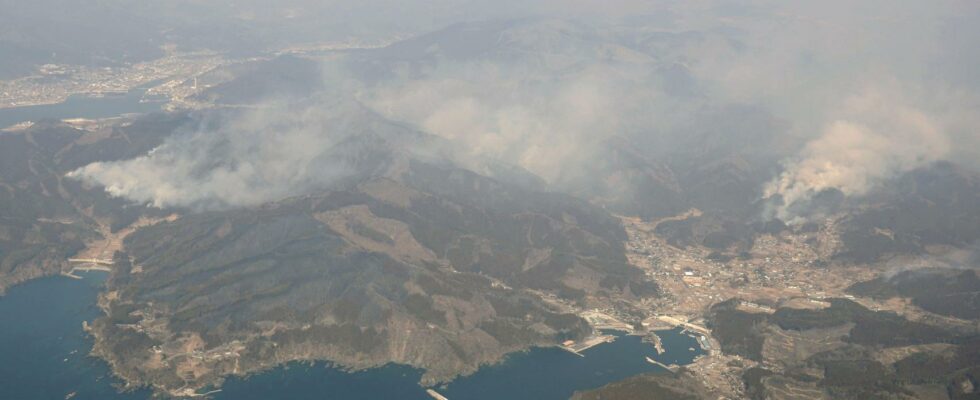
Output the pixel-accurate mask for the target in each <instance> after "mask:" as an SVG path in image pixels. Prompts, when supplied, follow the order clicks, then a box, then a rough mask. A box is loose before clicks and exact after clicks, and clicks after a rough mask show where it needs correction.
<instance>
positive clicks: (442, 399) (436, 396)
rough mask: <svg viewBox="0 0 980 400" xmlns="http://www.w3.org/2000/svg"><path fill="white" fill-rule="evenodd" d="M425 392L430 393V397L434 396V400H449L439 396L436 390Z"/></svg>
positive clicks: (426, 390)
mask: <svg viewBox="0 0 980 400" xmlns="http://www.w3.org/2000/svg"><path fill="white" fill-rule="evenodd" d="M425 392H426V393H428V394H429V396H432V398H433V399H436V400H449V398H448V397H446V396H443V395H441V394H439V392H437V391H435V390H432V389H425Z"/></svg>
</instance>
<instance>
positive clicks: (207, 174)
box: [69, 102, 359, 210]
mask: <svg viewBox="0 0 980 400" xmlns="http://www.w3.org/2000/svg"><path fill="white" fill-rule="evenodd" d="M348 109H351V107H350V106H349V105H346V106H345V105H344V104H343V103H342V102H324V103H321V104H317V105H315V106H310V105H305V106H302V105H300V106H299V107H297V105H295V104H288V103H275V104H266V105H265V106H263V107H261V108H258V109H255V110H251V111H248V112H245V113H242V114H239V115H236V116H235V117H233V118H231V119H230V120H229V121H223V122H219V125H220V127H219V128H218V129H216V130H210V129H206V128H199V129H195V130H189V131H186V132H183V133H177V134H175V135H174V136H171V137H170V138H168V139H167V140H166V141H165V142H164V143H163V144H162V145H161V146H159V147H157V148H156V149H154V150H153V151H151V152H150V153H149V154H147V155H145V156H142V157H139V158H135V159H132V160H126V161H117V162H97V163H93V164H89V165H87V166H85V167H82V168H80V169H78V170H75V171H73V172H71V173H70V174H69V176H70V177H73V178H76V179H81V180H83V181H86V182H89V183H95V184H99V185H103V186H105V188H106V191H107V192H108V193H109V194H111V195H113V196H118V197H124V198H127V199H130V200H132V201H135V202H138V203H144V204H145V203H148V204H150V205H152V206H155V207H189V208H193V209H197V210H210V209H222V208H229V207H242V206H254V205H258V204H261V203H264V202H268V201H272V200H277V199H281V198H284V197H288V196H293V195H298V194H302V193H304V192H306V191H308V190H310V189H312V188H316V187H324V186H326V185H328V184H329V183H331V182H333V181H334V180H335V179H337V178H340V177H342V176H344V174H345V166H344V165H343V164H342V163H339V162H331V161H330V160H322V159H318V158H317V157H318V156H320V155H321V154H322V152H323V151H325V150H326V149H328V148H329V147H330V146H331V145H332V144H334V143H335V141H336V140H337V139H338V138H341V137H343V135H346V134H347V133H348V132H350V131H351V130H354V129H359V128H358V127H357V126H356V124H352V122H354V121H356V120H352V119H348V117H349V115H344V113H342V112H340V110H348Z"/></svg>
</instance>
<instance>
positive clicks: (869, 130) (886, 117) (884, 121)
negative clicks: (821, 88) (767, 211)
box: [765, 90, 952, 219]
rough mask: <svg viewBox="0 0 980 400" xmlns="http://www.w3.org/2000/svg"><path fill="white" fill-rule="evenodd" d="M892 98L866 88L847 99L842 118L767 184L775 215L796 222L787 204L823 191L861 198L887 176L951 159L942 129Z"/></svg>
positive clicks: (938, 123) (828, 127)
mask: <svg viewBox="0 0 980 400" xmlns="http://www.w3.org/2000/svg"><path fill="white" fill-rule="evenodd" d="M896 97H897V95H895V94H893V93H882V92H879V91H875V90H867V91H865V92H864V93H862V94H860V95H857V96H853V97H850V98H847V99H845V100H844V101H843V104H842V108H843V109H842V110H841V118H840V119H837V120H834V121H832V122H830V123H828V124H827V126H826V127H825V128H824V129H823V130H822V132H821V134H820V136H819V137H817V138H815V139H813V140H811V141H810V142H808V143H807V144H806V145H805V146H804V148H803V150H802V151H801V152H800V154H798V155H797V156H794V157H793V158H791V159H790V160H789V161H788V162H787V163H786V164H785V170H784V171H783V172H782V174H781V175H780V176H779V177H777V178H776V179H774V180H772V181H771V182H769V184H768V185H767V187H766V191H765V196H766V197H769V196H774V195H780V196H781V197H782V201H783V202H784V206H783V207H780V208H779V209H778V210H776V212H775V216H777V217H779V218H782V219H792V218H794V217H795V216H794V215H792V212H791V211H790V209H791V207H790V206H792V205H794V204H797V203H798V202H800V201H806V200H807V199H808V198H809V197H810V196H812V195H814V194H816V193H818V192H820V191H822V190H825V189H837V190H839V191H841V192H842V193H843V194H844V195H847V196H860V195H864V194H867V192H868V191H870V190H872V189H873V188H874V187H875V185H877V184H880V183H882V182H883V181H885V180H887V179H888V178H892V177H894V176H896V175H898V174H900V173H903V172H907V171H910V170H912V169H915V168H919V167H922V166H926V165H928V164H930V163H932V162H935V161H938V160H941V159H944V158H946V157H947V156H949V155H950V152H951V147H952V141H951V139H950V136H949V135H948V134H947V133H946V129H945V128H946V127H945V126H943V125H942V124H941V123H940V122H938V121H937V120H936V118H934V117H932V116H930V115H928V114H927V113H925V112H923V111H921V110H919V109H916V108H913V107H911V106H908V105H905V104H902V103H901V100H897V99H896Z"/></svg>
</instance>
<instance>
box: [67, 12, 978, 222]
mask: <svg viewBox="0 0 980 400" xmlns="http://www.w3.org/2000/svg"><path fill="white" fill-rule="evenodd" d="M188 3H190V4H194V5H196V6H198V7H201V5H200V4H208V2H205V1H201V2H188ZM198 3H200V4H198ZM233 4H235V5H234V6H228V5H227V4H226V5H222V6H213V7H214V8H215V9H221V8H223V7H224V8H227V7H230V8H231V9H233V10H236V12H237V14H234V15H235V16H236V18H240V19H242V20H243V21H252V20H253V19H272V20H276V19H277V18H284V19H285V20H287V21H288V20H292V19H294V18H297V19H302V18H303V16H310V15H329V16H330V17H331V18H340V17H343V18H345V19H347V20H348V23H350V22H357V21H359V20H361V19H363V22H364V23H365V26H372V25H371V24H378V23H383V22H386V21H394V22H392V24H393V25H391V24H389V25H387V26H389V27H390V26H396V27H404V30H405V32H409V31H412V30H417V33H418V32H422V31H424V30H426V29H436V28H437V27H443V26H446V25H449V24H451V23H453V22H459V21H471V22H474V21H481V20H488V19H490V20H499V19H501V18H517V17H526V16H535V19H533V20H530V21H524V22H522V23H518V24H515V25H512V26H508V27H505V28H487V25H486V24H479V23H476V24H474V25H470V26H471V28H466V29H470V30H474V29H475V30H480V29H484V30H486V31H487V32H489V33H488V35H492V36H491V37H490V40H485V41H478V40H477V39H478V37H477V36H474V37H475V38H477V39H474V41H473V42H472V43H466V42H464V43H459V41H460V40H462V39H460V37H463V38H465V37H466V36H460V32H464V33H465V32H467V30H466V29H464V30H463V31H453V30H450V31H447V32H443V33H441V34H437V35H433V36H430V37H426V38H424V39H420V41H423V42H425V43H427V44H426V46H427V47H424V48H418V49H414V50H412V51H409V53H410V54H409V55H407V56H406V55H405V54H402V53H399V52H398V51H394V50H392V51H391V54H388V55H385V56H384V57H381V58H379V59H380V60H386V61H385V62H390V63H391V64H390V65H386V66H385V67H386V68H385V70H386V71H387V72H389V73H386V74H385V76H382V77H365V76H364V75H363V74H362V73H361V71H357V70H352V69H351V68H350V65H349V64H347V63H346V62H347V60H344V59H341V60H336V59H334V60H331V61H329V62H325V63H324V71H325V72H324V80H325V81H326V82H327V83H328V85H327V87H328V88H329V90H330V91H332V92H331V93H333V94H332V95H331V96H327V97H341V98H352V99H357V100H358V101H360V102H362V103H363V104H365V105H367V106H369V107H371V108H372V109H374V110H375V111H377V112H378V113H379V114H381V115H383V116H385V117H387V118H390V119H392V120H395V121H398V122H401V123H405V124H408V125H410V126H413V127H416V128H418V129H420V130H423V131H426V132H429V133H432V134H436V135H439V136H443V137H446V138H449V139H451V140H453V141H456V142H457V143H460V144H461V146H460V147H461V148H462V149H464V152H468V153H471V154H469V155H471V156H474V157H462V159H463V160H466V159H482V158H486V157H490V158H495V159H500V160H504V161H507V162H511V163H514V164H518V165H521V166H523V167H525V168H527V169H528V170H530V171H531V172H534V173H536V174H538V175H540V176H541V177H543V178H544V179H546V180H548V181H549V182H552V183H561V182H562V181H563V180H567V179H570V178H571V177H570V176H568V175H569V174H579V173H587V172H583V171H587V170H588V168H587V165H588V163H590V162H592V161H594V160H593V157H596V154H595V149H596V148H597V146H599V145H601V143H603V142H604V141H605V140H608V139H610V138H614V137H624V138H629V139H630V140H632V141H634V142H635V143H638V144H639V150H641V151H643V152H645V153H646V154H648V155H650V156H651V157H653V158H656V157H662V156H665V155H669V154H672V153H677V152H683V151H686V150H687V149H686V148H685V147H687V146H690V144H691V142H690V137H691V130H692V129H697V130H716V131H722V132H723V134H725V135H730V136H731V138H730V140H729V138H725V140H723V141H724V143H725V144H724V145H725V146H731V147H733V151H736V150H737V151H739V152H749V151H750V149H751V148H753V147H755V148H758V149H759V151H758V152H757V153H753V154H766V155H768V156H771V155H772V154H775V155H776V157H778V158H779V159H780V160H781V165H782V170H781V172H779V173H778V174H776V176H774V177H772V180H771V181H770V182H769V183H768V184H767V185H764V187H760V188H758V191H759V195H760V197H761V196H766V195H773V194H780V195H782V196H783V197H784V198H786V199H787V200H788V201H789V202H793V201H805V200H806V198H807V197H808V196H810V195H811V194H813V193H814V192H816V191H819V190H822V189H827V188H836V189H839V190H841V191H842V192H843V193H844V194H846V195H850V196H860V195H863V194H865V193H867V192H868V191H869V190H872V189H873V188H874V187H875V185H878V184H880V183H881V182H884V181H886V180H887V179H889V178H892V177H894V176H896V175H898V174H901V173H902V172H905V171H909V170H911V169H914V168H918V167H921V166H925V165H928V164H929V163H931V162H933V161H937V160H947V159H949V160H955V161H957V162H960V163H962V164H964V165H967V166H970V167H973V168H975V167H977V165H978V161H977V160H978V159H980V153H978V150H977V149H978V148H980V134H978V127H980V115H978V114H980V113H977V112H976V110H980V96H978V90H980V76H978V74H980V69H977V68H976V67H975V66H976V65H978V64H980V3H977V2H974V1H902V2H896V1H884V0H882V1H858V2H855V1H819V2H818V1H807V2H785V1H748V2H746V1H738V2H736V1H625V0H624V1H612V2H610V1H585V0H580V1H558V0H554V1H550V0H549V1H536V2H526V1H492V2H491V1H448V0H447V1H435V0H433V1H415V2H401V1H399V2H389V1H380V0H379V1H369V2H365V3H359V5H357V6H351V5H347V4H346V2H335V3H329V2H327V3H323V2H305V1H294V2H286V3H276V5H275V6H271V5H267V3H265V2H237V3H234V2H233ZM379 7H380V8H379ZM257 10H259V11H261V10H265V11H262V12H258V11H257ZM373 10H381V11H380V12H377V13H372V11H373ZM246 25H247V24H246ZM330 29H334V28H330ZM361 30H362V29H360V28H358V29H353V30H350V31H349V34H350V35H354V36H356V35H358V34H359V32H360V31H361ZM386 54H387V53H386ZM392 54H395V55H392ZM392 57H394V58H392ZM399 57H400V58H399ZM271 104H274V105H271V106H270V107H269V108H267V109H266V110H262V111H257V112H256V113H255V115H251V116H248V117H246V118H247V121H248V124H247V128H235V127H243V126H244V125H242V124H237V125H234V127H232V128H227V129H223V130H222V131H221V132H219V134H220V135H222V136H227V140H229V141H231V142H235V143H237V144H236V145H235V148H236V149H238V150H240V151H238V150H236V151H230V152H228V153H226V156H227V157H230V158H231V159H232V160H237V162H231V163H230V164H228V165H232V166H233V167H231V168H237V169H234V170H220V169H219V170H218V172H217V173H212V174H210V175H208V177H207V179H208V181H207V182H209V184H208V185H200V183H202V181H200V178H201V177H200V175H196V176H190V175H187V174H184V173H182V172H181V171H182V170H181V169H176V170H174V169H168V170H165V171H164V170H160V169H161V168H167V165H168V163H169V162H170V161H172V159H171V158H173V157H177V158H179V159H181V160H185V161H187V163H189V165H193V164H195V163H198V162H199V160H196V159H195V157H199V156H202V154H203V153H201V152H197V153H181V150H180V149H185V148H186V149H193V148H200V147H202V146H203V147H207V146H210V145H211V141H213V137H212V136H210V135H208V134H188V135H182V136H180V137H178V138H174V139H172V140H170V141H168V143H167V144H165V145H164V147H163V148H162V149H160V151H158V152H156V153H154V154H151V155H148V156H146V157H143V158H140V159H137V160H133V161H128V162H121V163H109V164H97V165H93V166H89V167H86V168H85V169H83V170H81V171H79V172H78V173H77V175H78V176H84V177H87V179H90V180H91V181H93V182H97V183H102V184H104V185H106V186H107V187H109V188H110V191H112V192H113V193H114V194H117V195H121V196H127V197H130V198H132V199H134V200H137V201H141V202H146V201H149V202H151V203H154V204H158V205H187V204H202V202H203V203H210V202H209V201H207V199H208V198H212V199H217V201H216V202H215V204H232V205H248V204H256V203H260V202H263V201H268V200H273V199H275V198H276V196H281V195H282V194H284V193H292V192H295V191H296V190H300V189H297V188H296V185H295V182H293V183H286V184H285V187H283V186H281V182H282V181H283V177H282V176H280V174H278V173H264V172H256V171H265V170H269V171H281V170H289V169H292V168H300V169H302V168H304V166H306V165H307V163H308V162H309V161H310V160H312V159H314V158H315V155H316V154H317V153H318V152H321V151H325V150H326V149H327V148H329V146H330V145H331V144H332V143H333V141H332V140H327V139H323V138H318V137H319V135H322V136H324V137H334V136H336V134H335V133H333V132H335V131H336V129H334V128H332V127H331V126H329V124H326V125H325V123H324V122H323V121H324V119H323V118H310V117H309V115H316V112H311V111H310V110H309V109H305V108H304V109H301V110H294V109H289V108H283V107H281V106H278V104H280V103H278V102H276V103H271ZM332 104H334V103H332V102H324V103H323V104H321V105H319V107H321V108H329V107H331V106H332ZM733 105H735V106H746V107H751V108H752V109H755V110H761V112H760V113H761V115H762V116H763V117H761V118H762V119H763V120H766V119H768V120H771V121H770V122H766V123H761V124H758V128H755V126H756V125H748V128H744V129H742V131H737V130H731V131H726V127H729V126H745V124H743V122H744V121H741V119H744V118H742V117H740V116H739V115H738V114H734V115H729V114H731V113H729V114H725V116H724V117H723V118H720V119H717V118H716V119H712V118H709V117H714V116H717V115H718V114H717V113H715V111H716V110H719V109H725V107H730V106H733ZM327 114H330V113H329V112H328V113H327ZM745 118H748V116H746V117H745ZM753 118H756V116H753ZM284 120H291V121H298V123H297V124H293V125H291V127H290V128H288V129H279V128H275V127H277V126H278V125H279V122H278V121H284ZM708 121H710V123H711V124H714V125H712V126H705V124H708V123H709V122H708ZM273 131H274V132H275V133H274V134H272V133H270V132H273ZM269 135H271V136H269ZM270 138H274V140H276V141H277V143H278V144H279V145H281V146H297V147H296V148H295V149H296V151H292V150H291V148H290V147H284V149H285V150H282V151H277V152H275V154H272V153H270V152H258V153H256V152H254V151H251V150H248V149H253V148H256V147H258V145H257V143H261V142H262V141H266V140H271V139H270ZM712 140H717V136H716V139H712ZM239 142H240V143H239ZM253 142H254V143H253ZM175 154H180V155H175ZM292 154H295V155H296V156H295V157H293V156H292ZM245 160H247V162H244V161H245ZM243 166H247V168H249V170H248V171H243V170H242V168H245V167H243ZM222 168H224V167H222ZM473 168H478V166H475V165H474V166H473ZM243 176H246V177H247V178H245V179H243ZM304 179H305V178H304ZM287 181H288V180H287ZM146 182H163V183H164V185H162V187H164V188H167V190H163V189H160V188H152V187H149V186H147V184H146ZM199 186H200V187H203V186H207V187H227V188H229V189H228V190H224V189H222V190H218V191H215V190H211V189H208V190H204V191H197V190H196V189H193V188H194V187H199ZM253 187H261V188H262V190H252V189H250V188H253ZM181 188H184V189H181ZM171 189H173V190H171ZM246 192H247V193H249V194H248V195H247V196H245V195H244V194H243V193H246ZM243 196H244V197H243ZM774 212H775V213H776V215H779V216H781V217H783V218H793V215H788V214H787V213H788V211H787V210H785V209H780V210H774Z"/></svg>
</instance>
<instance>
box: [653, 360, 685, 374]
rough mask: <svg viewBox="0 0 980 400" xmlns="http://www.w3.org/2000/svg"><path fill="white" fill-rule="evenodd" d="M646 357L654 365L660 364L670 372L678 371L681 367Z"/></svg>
mask: <svg viewBox="0 0 980 400" xmlns="http://www.w3.org/2000/svg"><path fill="white" fill-rule="evenodd" d="M646 359H647V362H648V363H650V364H653V365H656V366H659V367H663V368H664V369H666V370H668V371H670V372H677V370H678V369H680V367H679V366H677V365H674V364H671V365H667V364H664V363H662V362H660V361H657V360H654V359H652V358H650V357H646Z"/></svg>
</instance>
